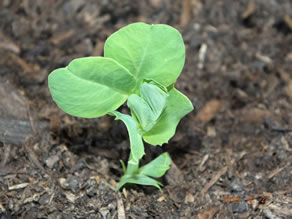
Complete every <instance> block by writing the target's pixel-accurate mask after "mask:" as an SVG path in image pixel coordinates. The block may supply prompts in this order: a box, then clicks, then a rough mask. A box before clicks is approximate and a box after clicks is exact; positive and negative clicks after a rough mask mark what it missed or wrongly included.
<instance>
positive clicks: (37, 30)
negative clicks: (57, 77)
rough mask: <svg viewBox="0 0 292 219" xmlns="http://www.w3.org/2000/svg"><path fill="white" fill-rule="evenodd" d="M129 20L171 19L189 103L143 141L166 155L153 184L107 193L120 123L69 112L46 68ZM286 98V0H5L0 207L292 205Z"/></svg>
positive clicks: (98, 209) (39, 213) (89, 48)
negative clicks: (158, 134)
mask: <svg viewBox="0 0 292 219" xmlns="http://www.w3.org/2000/svg"><path fill="white" fill-rule="evenodd" d="M136 21H144V22H148V23H167V24H170V25H172V26H174V27H176V28H177V29H179V30H180V32H181V33H182V35H183V37H184V40H185V44H186V48H187V60H186V65H185V67H184V70H183V73H182V75H181V77H180V78H179V80H178V81H177V85H176V87H177V88H178V89H180V90H181V91H182V92H184V93H185V94H186V95H187V96H188V97H189V98H190V99H191V101H192V102H193V104H194V106H195V107H196V111H194V112H192V113H191V114H189V115H188V116H187V117H186V118H185V119H183V121H182V122H181V123H180V125H179V127H178V130H177V133H176V135H175V137H174V138H173V139H172V140H171V141H170V143H169V144H168V145H165V146H164V147H163V148H153V147H150V146H147V151H148V153H147V156H146V158H145V162H147V161H149V160H151V159H152V158H154V157H156V156H157V155H158V154H160V153H162V152H163V151H168V152H169V153H170V155H171V157H172V159H173V162H174V164H173V166H172V168H171V170H170V171H168V173H167V174H166V176H165V177H164V178H163V179H162V182H163V183H164V184H165V187H164V188H163V190H162V192H160V191H158V190H156V189H153V188H146V187H140V186H134V187H128V188H126V189H124V190H122V191H121V192H120V193H116V192H115V191H114V188H115V187H116V185H117V183H118V180H119V177H120V176H121V174H122V168H121V165H120V163H119V159H123V160H127V156H128V153H129V149H128V148H129V146H128V145H129V142H128V136H127V132H126V129H125V127H124V126H123V124H122V123H121V122H118V121H113V120H112V118H109V117H104V118H100V119H91V120H87V119H78V118H74V117H70V116H68V115H65V114H64V113H63V112H62V111H61V110H59V109H58V108H57V107H56V105H55V104H54V103H53V101H52V99H51V97H50V94H49V91H48V88H47V76H48V74H49V72H50V71H52V70H53V69H55V68H57V67H61V66H65V65H66V64H68V62H70V60H72V59H73V58H76V57H83V56H88V55H102V53H103V44H104V41H105V39H106V38H107V37H108V36H109V35H110V34H111V33H112V32H114V31H115V30H117V29H118V28H120V27H122V26H124V25H126V24H129V23H132V22H136ZM291 100H292V3H291V1H289V0H254V1H253V0H250V1H248V0H240V1H239V0H238V1H232V0H221V1H212V0H204V1H200V0H192V1H191V0H190V1H189V0H183V1H175V0H147V1H132V0H125V1H119V0H99V1H95V0H89V1H82V0H74V1H73V0H72V1H65V0H50V1H34V0H16V1H12V0H2V1H0V218H1V219H4V218H125V217H127V218H154V217H156V218H195V217H197V218H213V217H215V218H232V217H233V218H248V217H250V218H278V217H282V218H292V187H291V185H292V132H291V131H292V103H291ZM124 109H125V108H124ZM124 109H123V110H124Z"/></svg>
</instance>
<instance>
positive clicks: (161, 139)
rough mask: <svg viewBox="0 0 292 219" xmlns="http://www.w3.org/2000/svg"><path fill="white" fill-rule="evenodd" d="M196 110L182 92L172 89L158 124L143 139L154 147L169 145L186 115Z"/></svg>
mask: <svg viewBox="0 0 292 219" xmlns="http://www.w3.org/2000/svg"><path fill="white" fill-rule="evenodd" d="M193 109H194V107H193V105H192V103H191V101H190V100H189V99H188V98H187V97H186V96H185V95H183V94H182V93H181V92H179V91H178V90H176V89H175V88H172V89H171V90H170V91H169V96H168V98H167V103H166V108H165V110H164V111H163V113H162V115H161V116H160V118H159V120H158V122H157V124H156V125H155V126H154V127H153V128H152V129H151V130H150V131H148V132H146V133H144V134H143V139H144V141H146V142H147V143H149V144H152V145H162V144H164V143H167V142H168V141H169V139H170V138H171V137H172V136H173V135H174V134H175V130H176V127H177V125H178V123H179V121H180V120H181V118H183V117H184V116H185V115H186V114H188V113H189V112H191V111H192V110H193Z"/></svg>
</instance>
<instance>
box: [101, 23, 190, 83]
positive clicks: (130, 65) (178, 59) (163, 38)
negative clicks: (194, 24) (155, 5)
mask: <svg viewBox="0 0 292 219" xmlns="http://www.w3.org/2000/svg"><path fill="white" fill-rule="evenodd" d="M104 56H105V57H110V58H112V59H114V60H116V61H118V62H119V63H120V64H122V65H123V66H124V67H126V68H127V69H128V70H129V71H130V72H131V73H132V74H133V75H134V76H135V77H136V78H137V82H138V83H137V86H140V85H141V83H142V80H143V79H151V80H154V81H157V82H158V83H161V84H162V85H164V86H166V87H167V86H169V85H171V84H172V83H174V82H175V81H176V79H177V77H178V76H179V75H180V73H181V70H182V68H183V66H184V62H185V46H184V42H183V39H182V36H181V34H180V33H179V32H178V31H177V30H176V29H175V28H173V27H171V26H168V25H165V24H157V25H149V24H145V23H134V24H130V25H128V26H126V27H124V28H121V29H120V30H118V31H117V32H115V33H114V34H112V35H111V36H110V37H109V38H108V39H107V41H106V42H105V46H104Z"/></svg>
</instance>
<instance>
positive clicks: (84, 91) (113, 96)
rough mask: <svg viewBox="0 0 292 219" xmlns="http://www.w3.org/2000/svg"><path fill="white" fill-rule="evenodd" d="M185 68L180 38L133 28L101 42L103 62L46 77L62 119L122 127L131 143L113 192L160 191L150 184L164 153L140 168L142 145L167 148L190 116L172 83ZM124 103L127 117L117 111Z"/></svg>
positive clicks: (159, 28)
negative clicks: (101, 120)
mask: <svg viewBox="0 0 292 219" xmlns="http://www.w3.org/2000/svg"><path fill="white" fill-rule="evenodd" d="M184 62H185V47H184V42H183V39H182V36H181V34H180V33H179V32H178V31H177V30H176V29H174V28H173V27H171V26H168V25H164V24H157V25H149V24H145V23H133V24H130V25H128V26H126V27H123V28H121V29H120V30H118V31H117V32H115V33H113V34H112V35H111V36H110V37H109V38H108V39H107V40H106V42H105V45H104V57H84V58H77V59H74V60H73V61H71V62H70V63H69V65H68V66H67V67H64V68H59V69H56V70H54V71H53V72H51V73H50V75H49V78H48V84H49V89H50V92H51V95H52V98H53V100H54V101H55V102H56V104H57V105H58V106H59V107H60V108H61V109H62V110H63V111H64V112H66V113H68V114H70V115H73V116H78V117H82V118H96V117H101V116H104V115H111V116H114V117H115V118H116V119H117V120H121V121H123V122H124V124H125V126H126V127H127V130H128V133H129V138H130V150H131V152H130V156H129V160H128V164H127V166H126V165H125V164H124V163H123V162H122V161H121V162H122V166H123V170H124V175H123V176H122V178H121V180H120V183H119V186H118V188H117V190H119V189H120V188H121V187H123V186H124V185H125V184H130V183H132V184H140V185H150V186H155V187H157V188H160V186H161V185H162V184H161V183H160V182H158V181H157V180H155V179H154V178H159V177H161V176H163V175H164V174H165V172H166V171H167V170H168V169H169V167H170V165H171V159H170V156H169V154H168V153H163V154H161V155H160V156H158V157H157V158H155V159H154V160H152V161H151V162H149V163H148V164H146V165H144V166H142V167H140V166H139V161H140V160H141V158H142V157H143V156H144V154H145V153H144V144H143V140H144V141H145V142H147V143H149V144H151V145H153V146H157V145H159V146H162V144H164V143H168V141H169V139H170V138H171V137H173V135H174V134H175V130H176V127H177V125H178V123H179V121H180V120H181V118H182V117H184V116H185V115H186V114H187V113H189V112H191V111H192V110H193V105H192V103H191V102H190V101H189V99H188V98H187V97H186V96H185V95H183V94H182V93H181V92H180V91H178V90H177V89H175V87H174V83H175V81H176V79H177V78H178V76H179V75H180V73H181V71H182V68H183V66H184ZM126 101H127V106H128V107H129V109H130V111H131V115H127V114H123V113H121V112H118V111H116V110H117V109H118V108H119V107H120V106H121V105H122V104H123V103H125V102H126Z"/></svg>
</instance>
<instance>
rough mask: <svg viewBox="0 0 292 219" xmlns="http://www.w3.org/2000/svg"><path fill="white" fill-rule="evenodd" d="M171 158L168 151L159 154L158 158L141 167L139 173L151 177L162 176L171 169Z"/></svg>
mask: <svg viewBox="0 0 292 219" xmlns="http://www.w3.org/2000/svg"><path fill="white" fill-rule="evenodd" d="M170 165H171V158H170V156H169V154H168V153H167V152H165V153H163V154H161V155H159V156H158V157H157V158H155V159H154V160H152V161H151V162H149V163H148V164H146V165H145V166H143V167H141V168H140V169H139V173H140V174H142V175H146V176H150V177H155V178H158V177H161V176H163V175H164V173H165V172H166V171H167V170H168V169H169V167H170Z"/></svg>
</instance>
